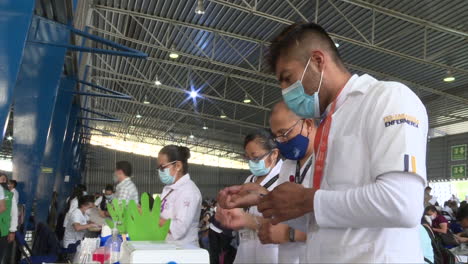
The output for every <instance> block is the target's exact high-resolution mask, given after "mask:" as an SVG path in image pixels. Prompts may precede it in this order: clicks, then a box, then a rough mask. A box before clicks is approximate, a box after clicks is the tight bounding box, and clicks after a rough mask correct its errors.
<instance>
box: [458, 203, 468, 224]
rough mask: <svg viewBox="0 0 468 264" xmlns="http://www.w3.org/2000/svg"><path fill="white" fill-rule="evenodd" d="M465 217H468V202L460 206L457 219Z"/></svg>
mask: <svg viewBox="0 0 468 264" xmlns="http://www.w3.org/2000/svg"><path fill="white" fill-rule="evenodd" d="M464 218H468V205H467V204H465V205H463V206H461V207H460V208H458V213H457V220H458V221H461V220H463V219H464Z"/></svg>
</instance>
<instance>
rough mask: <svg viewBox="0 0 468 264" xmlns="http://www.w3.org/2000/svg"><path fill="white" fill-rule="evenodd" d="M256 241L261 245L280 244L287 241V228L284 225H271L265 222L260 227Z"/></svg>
mask: <svg viewBox="0 0 468 264" xmlns="http://www.w3.org/2000/svg"><path fill="white" fill-rule="evenodd" d="M258 239H259V240H260V242H261V243H262V244H281V243H284V242H287V241H289V226H288V225H286V224H278V225H272V224H271V223H270V222H266V223H264V224H262V225H261V226H260V230H259V231H258Z"/></svg>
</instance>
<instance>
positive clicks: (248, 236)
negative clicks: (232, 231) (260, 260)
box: [239, 229, 256, 240]
mask: <svg viewBox="0 0 468 264" xmlns="http://www.w3.org/2000/svg"><path fill="white" fill-rule="evenodd" d="M255 237H256V236H255V232H254V231H252V230H249V229H242V230H240V231H239V239H240V240H254V239H255Z"/></svg>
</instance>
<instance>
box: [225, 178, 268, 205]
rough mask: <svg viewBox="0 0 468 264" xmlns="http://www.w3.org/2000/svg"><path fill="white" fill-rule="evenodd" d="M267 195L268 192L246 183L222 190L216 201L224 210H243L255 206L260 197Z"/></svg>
mask: <svg viewBox="0 0 468 264" xmlns="http://www.w3.org/2000/svg"><path fill="white" fill-rule="evenodd" d="M267 193H268V190H267V189H265V188H264V187H262V186H261V185H259V184H257V183H246V184H244V185H235V186H231V187H227V188H224V189H223V190H221V191H220V192H219V194H218V197H217V201H218V204H219V205H220V207H222V208H224V209H233V208H245V207H249V206H254V205H257V204H258V202H259V201H260V198H261V197H262V195H265V194H267Z"/></svg>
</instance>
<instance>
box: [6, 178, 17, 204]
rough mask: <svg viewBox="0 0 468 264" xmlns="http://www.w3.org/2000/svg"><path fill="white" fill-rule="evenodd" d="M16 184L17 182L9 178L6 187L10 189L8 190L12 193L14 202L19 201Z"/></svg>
mask: <svg viewBox="0 0 468 264" xmlns="http://www.w3.org/2000/svg"><path fill="white" fill-rule="evenodd" d="M17 185H18V182H17V181H15V180H9V181H8V189H9V190H10V192H12V193H13V197H14V198H15V200H16V202H17V203H18V202H19V193H18V191H17V190H16V186H17Z"/></svg>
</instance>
